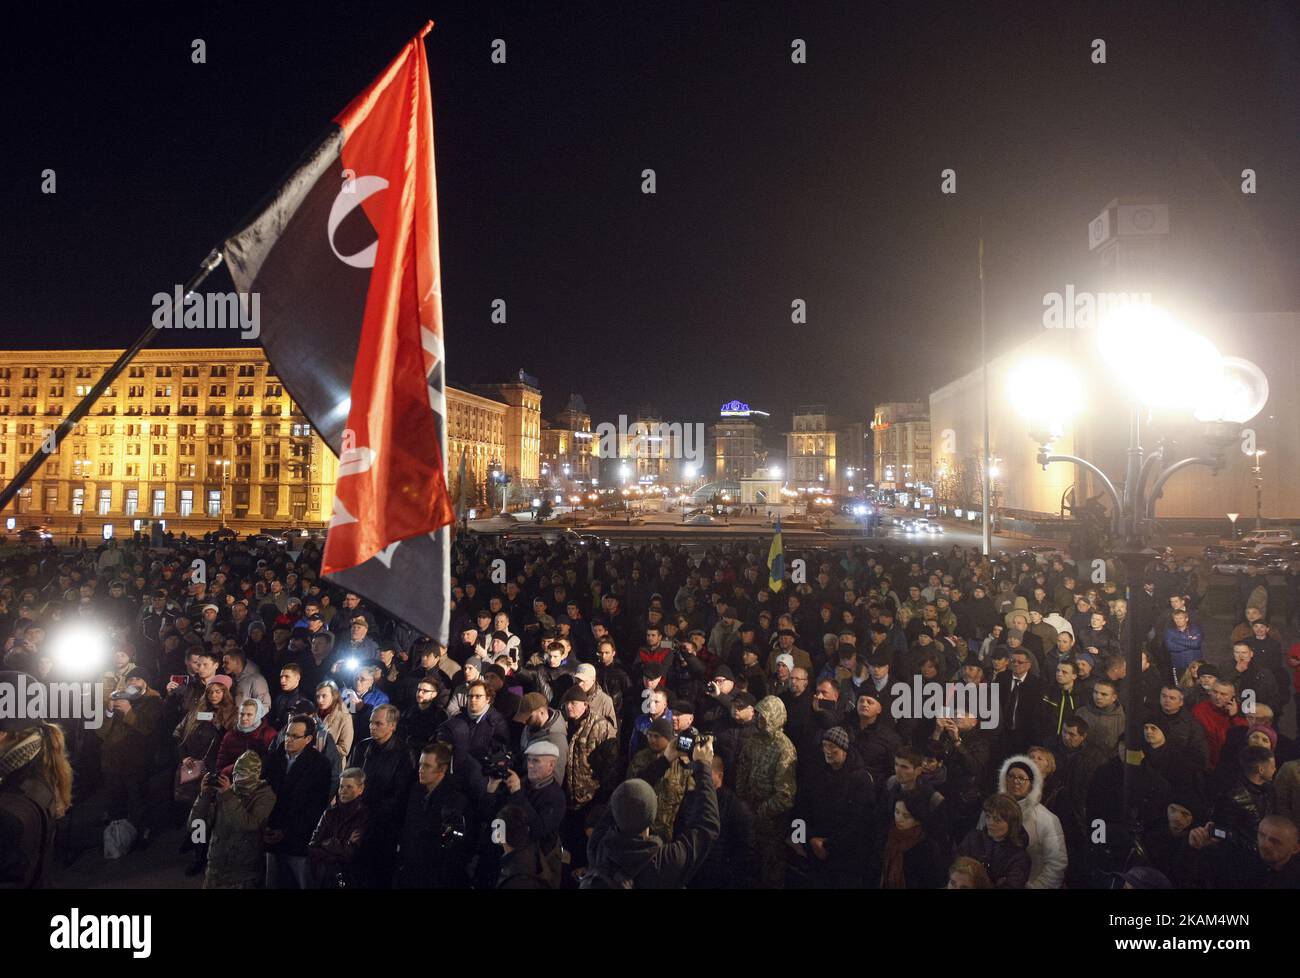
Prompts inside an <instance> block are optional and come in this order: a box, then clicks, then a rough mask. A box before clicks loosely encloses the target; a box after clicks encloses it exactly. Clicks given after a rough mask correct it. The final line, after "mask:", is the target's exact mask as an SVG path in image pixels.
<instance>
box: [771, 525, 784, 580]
mask: <svg viewBox="0 0 1300 978" xmlns="http://www.w3.org/2000/svg"><path fill="white" fill-rule="evenodd" d="M767 574H768V580H767V586H768V588H769V589H770V590H772V591H779V590H781V588H782V587H784V586H785V549H784V548H783V547H782V546H781V517H780V516H779V515H778V516H777V518H776V533H775V534H774V535H773V536H772V546H771V547H770V548H768V551H767Z"/></svg>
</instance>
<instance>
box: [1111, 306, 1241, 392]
mask: <svg viewBox="0 0 1300 978" xmlns="http://www.w3.org/2000/svg"><path fill="white" fill-rule="evenodd" d="M1097 343H1098V348H1099V350H1100V352H1101V357H1102V360H1103V361H1105V363H1106V366H1107V367H1108V368H1109V370H1110V372H1111V374H1112V375H1113V376H1114V377H1115V378H1116V379H1117V380H1118V381H1119V383H1120V386H1121V387H1122V388H1123V389H1124V390H1125V391H1126V392H1127V393H1128V394H1129V395H1130V396H1132V397H1133V398H1134V399H1135V400H1137V401H1138V402H1139V403H1141V404H1144V405H1146V406H1147V407H1149V408H1154V409H1157V410H1189V411H1190V410H1193V409H1195V408H1196V407H1197V404H1198V402H1199V401H1200V400H1201V399H1203V397H1204V394H1205V391H1206V390H1208V389H1211V388H1212V387H1214V386H1215V385H1217V384H1218V383H1219V377H1220V374H1221V372H1222V366H1221V365H1222V357H1221V356H1220V355H1219V351H1218V349H1217V348H1216V347H1215V345H1214V344H1213V343H1212V342H1210V340H1209V339H1207V338H1206V337H1204V336H1202V335H1201V334H1199V333H1197V332H1194V331H1193V330H1190V329H1188V328H1187V327H1186V326H1184V325H1183V324H1182V323H1180V322H1179V321H1178V320H1176V319H1175V318H1174V317H1173V316H1171V315H1170V314H1169V313H1168V312H1166V311H1165V310H1163V309H1160V308H1159V307H1157V306H1150V305H1144V304H1134V305H1128V306H1124V307H1122V308H1120V309H1117V310H1115V311H1114V312H1112V313H1110V314H1109V315H1107V316H1106V317H1105V318H1103V319H1102V320H1101V322H1100V324H1099V325H1098V328H1097Z"/></svg>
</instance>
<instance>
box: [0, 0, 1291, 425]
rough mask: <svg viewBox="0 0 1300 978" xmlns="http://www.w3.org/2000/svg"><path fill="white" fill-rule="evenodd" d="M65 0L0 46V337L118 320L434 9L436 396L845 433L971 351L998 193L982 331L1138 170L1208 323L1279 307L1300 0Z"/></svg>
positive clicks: (1036, 302) (141, 308)
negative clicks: (1248, 190)
mask: <svg viewBox="0 0 1300 978" xmlns="http://www.w3.org/2000/svg"><path fill="white" fill-rule="evenodd" d="M517 8H519V9H517ZM524 8H526V9H524ZM73 9H74V8H69V9H67V10H62V11H60V10H54V11H49V12H43V13H40V14H36V15H35V16H37V17H42V18H44V22H40V21H28V22H27V25H26V26H25V28H24V30H23V31H21V32H19V31H12V30H11V31H8V32H7V37H6V40H5V42H4V52H3V53H4V59H3V60H4V62H5V68H4V70H5V71H6V73H7V74H8V75H9V76H10V81H9V85H8V86H7V92H8V95H9V99H8V103H7V106H6V109H7V115H8V118H7V119H6V128H7V134H6V135H7V139H6V142H7V144H8V145H7V146H6V149H5V152H4V154H2V159H0V174H2V175H3V186H4V200H5V207H4V211H5V215H6V218H7V220H6V224H7V227H6V233H5V234H4V235H2V236H0V328H3V331H4V336H3V342H4V344H5V345H6V346H9V347H15V348H45V347H60V346H67V347H84V346H122V345H125V344H127V343H128V342H130V341H131V340H132V339H133V338H134V337H135V336H136V335H137V334H138V333H139V332H140V331H141V330H142V329H143V328H144V327H145V326H147V325H148V322H149V315H150V312H151V306H150V298H151V296H152V295H153V294H154V293H155V292H158V291H166V290H170V289H171V288H172V287H173V286H174V285H175V284H176V283H178V282H181V281H183V280H184V279H185V278H186V277H187V276H188V275H189V274H190V272H191V271H192V269H193V268H194V267H195V265H196V263H197V262H198V261H199V259H201V258H202V257H203V256H204V255H205V254H206V253H207V251H208V250H209V248H211V247H212V246H213V245H215V244H216V243H218V242H219V241H221V240H222V239H223V238H224V237H225V235H226V234H227V233H228V232H229V231H230V230H232V229H233V228H234V227H235V225H236V224H237V222H238V221H239V220H240V219H241V218H242V217H243V216H244V215H245V214H246V213H247V212H248V210H249V209H250V208H251V207H253V206H254V205H255V204H256V203H257V202H258V201H259V200H260V199H261V198H262V197H263V196H264V195H265V194H266V193H267V192H268V191H269V190H270V189H271V188H272V187H273V186H274V185H275V183H276V182H277V181H278V179H279V178H280V177H281V176H282V175H283V174H284V173H285V172H286V171H287V170H288V169H289V168H290V166H291V165H292V164H293V163H294V162H295V161H296V160H297V158H298V156H299V155H300V153H302V152H303V151H304V150H305V149H306V148H308V146H309V145H310V144H311V143H312V142H313V140H314V138H315V137H316V136H317V135H319V133H320V132H321V131H322V130H323V129H324V128H325V127H326V126H327V124H328V123H329V120H330V119H331V118H332V117H333V116H334V115H335V114H336V113H337V112H338V111H339V110H340V109H341V108H343V106H344V105H346V104H347V102H348V101H349V100H350V99H351V98H352V97H353V96H354V95H355V94H357V92H359V91H360V90H361V89H362V88H363V87H364V86H365V85H366V84H368V83H369V82H370V80H371V79H372V78H373V77H374V75H375V74H376V73H377V72H378V71H379V70H380V69H381V68H382V67H383V65H384V64H386V63H387V62H388V61H389V60H390V59H391V58H392V57H393V56H394V55H395V53H396V52H397V51H398V49H399V47H400V46H401V45H402V44H403V43H404V42H405V41H406V40H407V39H408V38H409V37H410V36H412V35H413V34H414V33H415V32H416V31H417V30H418V29H419V28H420V27H421V25H422V24H423V23H424V21H425V20H426V19H429V18H432V19H433V20H434V21H436V26H435V28H434V30H433V32H432V33H431V34H430V36H429V38H428V51H429V59H430V65H431V70H432V88H433V96H434V111H435V115H434V133H435V140H436V152H437V173H438V181H439V198H440V231H441V243H442V262H443V283H444V301H445V316H446V332H447V354H448V365H449V376H448V379H449V382H450V383H452V384H453V385H455V386H466V385H469V384H471V383H479V382H488V381H494V380H503V379H506V378H507V377H508V376H510V375H512V374H513V373H514V372H515V371H516V370H517V369H518V368H520V367H522V368H524V369H525V370H527V371H528V372H529V373H531V374H533V375H535V376H537V377H539V378H540V381H541V387H542V391H543V397H544V400H543V413H544V414H546V415H553V414H554V413H555V412H556V411H558V410H560V409H561V408H562V407H563V405H564V402H565V401H566V400H567V397H568V394H569V393H570V392H571V391H576V392H578V393H581V394H583V395H584V396H585V398H586V400H587V403H588V406H589V407H590V408H591V409H592V411H593V415H594V420H595V421H597V422H599V421H601V420H606V419H612V418H613V417H614V416H615V415H616V414H617V413H618V412H619V411H625V412H628V413H631V412H633V411H635V410H636V408H637V406H638V405H640V404H642V403H650V404H654V405H657V406H658V407H659V409H660V411H661V412H662V414H663V415H664V416H665V417H666V418H668V419H670V420H709V419H711V418H713V417H715V416H716V411H717V407H718V405H720V404H721V403H722V402H724V401H727V400H730V399H732V398H739V399H741V400H744V401H748V402H750V403H751V404H752V405H754V406H755V407H759V408H763V409H765V410H768V411H771V412H772V413H773V414H774V415H775V418H774V422H776V424H775V427H776V429H777V430H783V429H784V428H785V426H786V425H787V424H788V423H789V412H790V410H791V409H792V408H793V407H794V406H795V405H797V404H800V403H806V402H816V401H822V402H827V403H829V404H831V405H832V406H833V408H834V409H838V410H839V411H841V412H843V413H845V414H849V415H855V416H857V417H858V418H860V419H864V420H865V419H866V418H867V417H868V416H869V412H870V409H871V405H872V404H873V403H874V402H875V401H878V400H883V399H892V398H924V397H926V396H928V393H929V391H930V390H932V389H933V388H934V387H936V386H938V385H940V384H943V383H946V382H947V381H949V380H951V379H953V378H954V377H956V376H957V375H959V374H960V373H963V372H965V371H966V370H968V369H970V368H972V367H973V366H975V365H976V363H977V362H978V361H977V357H978V322H979V320H978V314H979V307H978V280H977V277H976V240H977V225H978V221H979V219H980V217H981V216H983V219H984V222H985V228H986V241H987V243H986V267H987V272H988V276H989V280H988V286H989V296H988V309H989V322H990V329H991V336H992V346H993V349H994V350H995V351H996V350H997V349H998V348H1000V347H1004V346H1007V345H1009V344H1011V343H1013V342H1015V341H1017V340H1018V339H1020V338H1023V337H1025V336H1027V335H1029V333H1031V332H1032V331H1034V330H1036V329H1040V328H1042V327H1041V313H1042V296H1043V293H1044V292H1047V291H1052V290H1063V289H1064V286H1065V284H1066V283H1067V282H1073V283H1075V284H1076V285H1078V286H1079V287H1081V288H1083V287H1088V286H1089V285H1090V284H1091V283H1092V282H1093V275H1094V261H1093V259H1092V257H1091V256H1090V255H1089V253H1088V250H1087V222H1088V221H1089V220H1090V219H1091V218H1092V217H1094V216H1095V215H1096V214H1097V213H1098V212H1099V211H1100V210H1101V208H1102V206H1103V205H1104V204H1105V203H1106V202H1107V201H1108V200H1110V199H1111V198H1112V197H1115V196H1118V195H1123V194H1133V193H1145V194H1156V195H1159V196H1161V197H1163V198H1165V199H1166V200H1168V202H1169V203H1170V205H1171V220H1172V224H1173V230H1174V238H1173V245H1174V249H1175V253H1176V255H1177V262H1178V271H1179V273H1180V274H1181V275H1183V276H1184V277H1185V281H1186V282H1187V283H1188V285H1187V287H1188V288H1189V289H1194V290H1196V291H1197V295H1198V299H1199V301H1200V302H1201V303H1203V304H1204V306H1205V308H1207V309H1216V308H1223V309H1231V310H1247V311H1249V310H1287V309H1297V308H1300V274H1297V265H1300V4H1296V3H1293V2H1281V0H1279V2H1263V3H1255V2H1250V0H1243V2H1239V3H1230V4H1229V3H1221V2H1196V0H1175V2H1169V3H1155V2H1143V3H1141V4H1132V3H1127V2H1125V3H1119V2H1116V3H1082V2H1072V3H1049V2H1026V3H1016V4H1001V3H995V4H984V3H978V2H957V0H950V2H945V3H925V2H919V0H904V2H897V3H871V2H851V3H809V2H800V3H793V2H792V3H785V4H781V3H762V2H730V3H711V2H706V0H699V2H695V0H692V2H641V3H622V2H613V0H601V2H590V3H531V4H526V5H525V4H521V3H520V4H500V3H492V2H486V0H469V2H432V3H425V4H409V5H408V4H400V3H382V4H373V5H372V4H363V3H351V4H346V5H339V6H337V7H331V6H330V5H328V4H312V5H305V6H303V7H292V6H290V5H288V4H258V5H248V6H247V7H235V6H233V5H232V6H228V7H227V6H225V5H218V4H214V5H204V7H203V9H202V10H201V11H194V12H191V11H178V10H176V9H175V8H174V7H163V8H160V10H159V11H158V12H156V13H152V14H147V13H144V12H142V11H143V10H144V8H143V7H139V8H137V7H136V6H135V5H129V6H128V5H122V6H114V7H102V8H100V9H101V11H102V12H103V13H102V16H100V17H99V18H90V17H86V16H83V15H82V14H81V13H79V12H78V13H74V12H73ZM497 37H500V38H503V39H505V41H506V43H507V56H508V61H507V64H505V65H495V64H492V63H491V61H490V58H489V55H490V45H491V42H492V40H493V38H497ZM1095 37H1100V38H1103V39H1104V40H1105V41H1106V43H1107V61H1108V63H1107V64H1105V65H1094V64H1092V63H1091V61H1090V59H1089V55H1090V51H1091V47H1090V45H1091V41H1092V39H1093V38H1095ZM194 38H202V39H204V40H205V41H206V44H207V63H206V64H204V65H195V64H192V63H191V60H190V52H191V47H190V44H191V41H192V40H193V39H194ZM794 38H803V39H804V40H805V41H806V42H807V49H808V63H807V64H804V65H795V64H792V63H791V60H790V50H791V48H790V44H791V41H792V39H794ZM47 167H49V168H53V169H54V170H55V171H56V172H57V180H58V192H57V194H55V195H44V194H42V193H41V192H40V173H41V171H42V170H43V169H45V168H47ZM646 167H652V168H654V169H655V171H656V174H657V181H658V193H657V194H656V195H655V196H645V195H643V194H642V193H641V192H640V184H641V171H642V169H643V168H646ZM946 167H952V168H954V169H955V170H956V171H957V191H958V192H957V194H956V195H955V196H944V195H943V194H941V193H940V171H941V170H943V169H944V168H946ZM1245 167H1252V168H1254V169H1255V170H1256V171H1257V173H1258V180H1259V192H1258V194H1257V195H1255V196H1253V197H1252V196H1244V195H1242V194H1241V193H1240V188H1239V184H1240V173H1241V170H1242V169H1243V168H1245ZM210 284H211V286H212V287H215V288H220V289H223V290H224V289H229V288H231V286H230V284H229V279H228V277H226V276H225V274H224V272H223V273H221V274H219V275H218V276H214V278H213V279H212V280H210ZM497 297H500V298H504V299H505V300H506V302H507V304H508V312H509V323H508V325H505V326H501V325H493V324H492V323H491V322H490V321H489V314H490V304H491V302H492V300H493V299H494V298H497ZM795 298H802V299H804V300H806V301H807V303H808V319H809V321H808V323H807V325H805V326H795V325H792V324H791V323H790V303H791V301H792V300H793V299H795ZM213 335H214V334H211V333H208V334H206V335H197V334H195V333H180V332H178V333H174V334H169V335H168V336H166V337H164V338H163V341H164V342H166V343H168V344H170V345H175V344H176V343H177V342H186V341H189V343H190V345H200V344H201V343H212V342H213V340H212V336H213ZM218 335H220V337H221V342H223V343H229V342H232V341H231V339H230V337H231V336H234V335H235V334H233V333H230V334H224V333H223V334H218ZM234 342H239V341H238V340H235V341H234Z"/></svg>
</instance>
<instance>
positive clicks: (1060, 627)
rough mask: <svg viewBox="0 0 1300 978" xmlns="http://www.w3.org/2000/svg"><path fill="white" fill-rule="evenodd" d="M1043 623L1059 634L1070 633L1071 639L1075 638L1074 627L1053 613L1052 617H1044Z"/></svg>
mask: <svg viewBox="0 0 1300 978" xmlns="http://www.w3.org/2000/svg"><path fill="white" fill-rule="evenodd" d="M1043 621H1044V622H1046V623H1047V624H1049V625H1051V626H1052V627H1053V628H1055V629H1056V630H1057V632H1069V633H1070V638H1074V626H1073V625H1071V624H1070V623H1069V622H1068V621H1066V620H1065V619H1064V618H1062V617H1061V616H1060V615H1059V614H1057V613H1056V612H1055V611H1053V612H1052V613H1051V614H1050V615H1044V616H1043Z"/></svg>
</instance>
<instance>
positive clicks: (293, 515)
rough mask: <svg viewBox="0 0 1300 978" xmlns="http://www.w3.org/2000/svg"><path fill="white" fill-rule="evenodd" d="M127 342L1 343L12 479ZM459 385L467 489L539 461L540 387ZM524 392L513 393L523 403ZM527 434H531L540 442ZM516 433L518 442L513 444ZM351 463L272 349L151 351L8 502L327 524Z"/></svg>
mask: <svg viewBox="0 0 1300 978" xmlns="http://www.w3.org/2000/svg"><path fill="white" fill-rule="evenodd" d="M120 352H121V351H119V350H42V351H10V352H6V353H4V354H2V355H0V361H2V362H3V366H0V482H3V481H7V480H9V479H12V478H13V477H14V475H15V474H16V473H17V472H18V470H19V469H20V468H22V466H23V464H24V463H25V462H26V461H27V459H28V458H30V457H31V456H32V454H33V453H35V452H36V451H38V450H39V449H40V447H41V445H42V442H43V440H44V439H46V438H47V437H48V438H49V439H50V441H51V443H52V440H53V431H54V429H55V428H57V427H58V425H59V424H60V423H61V422H62V419H63V417H64V415H65V414H66V413H67V412H69V411H71V410H72V409H73V408H74V407H75V406H76V404H77V403H78V401H79V400H80V399H81V397H82V396H83V395H84V394H86V393H87V392H88V391H89V390H90V388H91V387H92V386H93V385H94V384H95V382H96V381H97V380H98V379H99V378H100V377H101V376H103V374H104V372H105V371H106V370H107V369H108V367H109V366H111V365H112V363H113V362H114V361H115V360H116V359H117V357H118V356H119V355H120ZM494 389H499V390H500V391H501V394H500V395H499V396H498V397H493V396H490V395H487V394H473V393H468V392H465V391H461V390H457V389H455V388H451V387H448V388H447V415H448V438H447V442H448V450H449V458H448V462H447V468H448V473H449V477H450V479H451V481H452V483H453V486H452V490H453V494H454V493H456V492H457V489H458V487H457V486H456V485H455V480H456V477H457V468H458V466H459V462H460V457H461V453H462V451H464V452H465V453H466V469H467V479H470V480H472V481H471V483H470V490H469V491H468V492H467V496H468V498H469V499H470V500H476V499H479V498H480V495H481V491H482V488H483V485H484V483H485V480H486V479H487V474H488V471H489V467H490V465H491V463H492V462H493V461H497V460H504V461H505V462H506V464H507V465H511V464H514V465H518V466H521V467H522V468H523V470H524V472H527V471H528V466H529V464H530V462H531V466H532V478H534V479H535V478H536V472H537V455H538V451H537V444H538V438H537V433H538V431H539V428H540V423H539V419H540V406H541V394H540V392H538V391H537V390H536V389H535V388H534V387H529V386H527V385H525V384H522V383H511V384H504V385H499V387H498V388H494ZM512 402H513V403H512ZM527 433H531V444H530V443H529V441H528V436H527ZM512 439H513V443H512ZM337 470H338V462H337V459H336V458H335V457H334V453H333V452H331V451H330V450H329V448H328V447H327V446H326V445H325V443H324V442H323V441H322V440H321V439H320V437H319V436H318V435H317V434H316V433H315V431H314V430H313V429H312V427H311V425H310V423H309V422H308V421H307V419H306V417H305V416H303V414H302V413H301V411H300V410H299V408H298V406H297V405H296V404H295V403H294V402H293V400H292V398H290V397H289V395H288V393H287V392H286V391H285V390H284V386H283V384H282V383H281V382H280V379H279V377H277V376H276V374H275V371H274V370H273V369H272V367H271V365H270V364H269V363H268V362H267V360H266V357H265V355H264V354H263V352H262V350H261V348H260V347H234V348H208V349H187V350H169V349H146V350H143V351H142V352H140V353H139V354H138V355H137V356H136V358H135V359H134V360H133V361H132V362H131V364H130V365H129V366H128V367H127V368H126V370H124V371H123V372H122V374H121V376H119V377H118V379H117V380H116V381H114V383H113V384H112V385H111V386H110V387H109V388H108V390H106V391H105V392H104V394H103V396H101V397H100V398H99V400H98V401H97V402H96V403H95V404H94V405H93V406H92V407H91V410H90V413H89V414H88V415H87V416H86V417H85V418H84V419H83V420H82V421H81V423H80V424H78V425H77V426H76V428H74V429H73V432H72V433H71V434H70V435H69V436H68V437H67V438H66V439H65V440H64V441H63V443H62V444H61V445H60V446H59V450H58V451H57V452H56V453H54V455H53V456H51V457H50V459H49V460H48V461H46V462H45V464H44V465H42V466H41V468H40V469H39V470H37V472H36V475H35V476H34V477H33V479H32V480H31V482H29V483H28V485H27V486H26V487H24V489H23V490H22V491H21V492H20V493H19V494H18V496H17V497H16V498H15V500H14V503H13V504H12V505H11V507H10V508H9V510H7V511H6V513H5V514H4V516H5V517H7V518H12V519H13V520H14V524H15V528H22V527H25V526H29V525H36V524H45V525H48V526H49V527H51V528H52V529H54V530H55V531H57V532H59V533H63V532H69V533H71V532H77V533H82V534H85V535H92V536H102V535H103V534H104V533H106V532H109V531H106V530H105V529H104V527H105V526H106V525H108V526H111V527H112V531H111V532H112V533H113V534H114V535H121V534H128V535H129V534H130V533H131V532H132V531H134V530H136V529H144V528H145V527H146V524H147V523H149V522H151V521H154V520H158V521H166V525H167V528H168V529H170V530H174V531H176V532H178V533H179V532H181V531H185V532H191V533H203V532H206V531H208V530H211V529H214V528H216V527H218V526H221V525H229V526H232V527H233V528H235V529H237V530H240V531H243V532H253V531H255V530H257V529H259V528H262V527H266V528H273V527H281V526H289V525H294V526H308V527H310V526H315V527H323V526H325V525H326V524H327V523H328V520H329V515H330V510H331V507H332V504H333V497H334V481H335V478H336V476H337Z"/></svg>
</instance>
